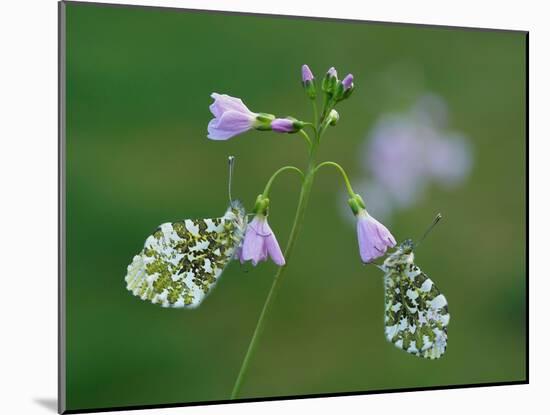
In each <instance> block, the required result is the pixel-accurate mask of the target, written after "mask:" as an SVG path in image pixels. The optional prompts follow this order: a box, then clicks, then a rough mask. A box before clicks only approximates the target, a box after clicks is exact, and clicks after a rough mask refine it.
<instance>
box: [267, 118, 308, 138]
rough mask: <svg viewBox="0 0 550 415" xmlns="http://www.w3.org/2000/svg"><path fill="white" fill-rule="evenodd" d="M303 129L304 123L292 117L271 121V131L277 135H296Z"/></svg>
mask: <svg viewBox="0 0 550 415" xmlns="http://www.w3.org/2000/svg"><path fill="white" fill-rule="evenodd" d="M302 128H304V123H303V122H302V121H299V120H297V119H296V118H293V117H286V118H275V119H274V120H273V121H271V129H272V130H273V131H275V132H277V133H290V134H292V133H297V132H298V131H300V130H301V129H302Z"/></svg>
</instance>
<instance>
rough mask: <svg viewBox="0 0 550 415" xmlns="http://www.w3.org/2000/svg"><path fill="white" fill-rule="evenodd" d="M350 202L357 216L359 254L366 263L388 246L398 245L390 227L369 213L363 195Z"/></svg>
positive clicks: (379, 254)
mask: <svg viewBox="0 0 550 415" xmlns="http://www.w3.org/2000/svg"><path fill="white" fill-rule="evenodd" d="M348 203H349V205H350V207H351V210H352V211H353V213H354V214H355V216H356V217H357V241H358V243H359V255H360V256H361V260H362V261H363V262H364V263H369V262H372V261H374V260H375V259H376V258H379V257H381V256H383V255H384V254H385V253H386V251H387V249H388V248H393V247H394V246H395V245H396V243H397V242H396V240H395V238H394V237H393V235H392V234H391V232H390V231H389V230H388V228H386V227H385V226H384V225H382V224H381V223H380V222H378V221H377V220H376V219H374V218H373V217H372V216H370V215H369V213H368V212H367V210H366V209H365V203H364V202H363V199H362V198H361V196H359V195H355V197H353V198H351V199H349V201H348Z"/></svg>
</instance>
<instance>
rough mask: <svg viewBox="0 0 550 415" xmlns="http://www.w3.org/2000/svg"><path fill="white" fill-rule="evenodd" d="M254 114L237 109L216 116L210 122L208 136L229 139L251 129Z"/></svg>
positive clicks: (214, 138)
mask: <svg viewBox="0 0 550 415" xmlns="http://www.w3.org/2000/svg"><path fill="white" fill-rule="evenodd" d="M254 120H255V117H254V115H249V114H243V113H241V112H237V111H227V112H225V113H223V115H222V116H221V117H220V118H214V119H213V120H210V122H209V123H208V138H210V139H213V140H227V139H228V138H231V137H233V136H236V135H238V134H241V133H244V132H246V131H248V130H250V129H251V128H252V126H253V124H254Z"/></svg>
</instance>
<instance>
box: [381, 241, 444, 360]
mask: <svg viewBox="0 0 550 415" xmlns="http://www.w3.org/2000/svg"><path fill="white" fill-rule="evenodd" d="M413 248H414V244H413V242H412V241H411V240H406V241H404V242H403V243H402V244H401V245H399V247H398V248H397V249H396V250H395V252H393V253H392V254H390V255H389V256H388V257H387V258H386V260H385V261H384V264H383V265H382V266H381V267H380V268H381V269H382V271H384V289H385V315H384V323H385V334H386V338H387V340H388V341H390V342H391V343H393V344H394V345H395V346H396V347H398V348H400V349H402V350H405V351H406V352H408V353H411V354H413V355H416V356H419V357H424V358H427V359H438V358H439V357H441V356H442V355H443V354H444V353H445V349H446V347H447V326H448V324H449V319H450V315H449V311H448V307H447V300H446V298H445V296H444V295H443V294H441V292H440V291H439V289H438V288H437V287H436V286H435V284H434V283H433V281H432V280H431V279H430V278H428V276H427V275H426V274H425V273H424V272H422V270H421V269H420V268H419V267H418V266H417V265H415V263H414V252H413Z"/></svg>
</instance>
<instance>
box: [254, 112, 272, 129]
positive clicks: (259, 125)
mask: <svg viewBox="0 0 550 415" xmlns="http://www.w3.org/2000/svg"><path fill="white" fill-rule="evenodd" d="M274 119H275V115H273V114H267V113H265V112H260V113H259V114H258V115H256V121H255V122H254V128H255V129H256V130H259V131H270V130H271V121H273V120H274Z"/></svg>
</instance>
